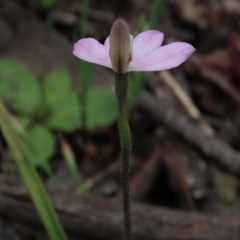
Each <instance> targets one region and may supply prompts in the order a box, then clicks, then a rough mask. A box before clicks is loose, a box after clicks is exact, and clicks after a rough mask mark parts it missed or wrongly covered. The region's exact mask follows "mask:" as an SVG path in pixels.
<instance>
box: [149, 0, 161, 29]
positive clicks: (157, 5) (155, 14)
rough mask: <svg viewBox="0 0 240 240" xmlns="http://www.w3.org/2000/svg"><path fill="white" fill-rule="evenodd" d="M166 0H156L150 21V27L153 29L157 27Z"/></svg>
mask: <svg viewBox="0 0 240 240" xmlns="http://www.w3.org/2000/svg"><path fill="white" fill-rule="evenodd" d="M163 3H164V0H154V2H153V5H152V10H151V15H150V21H149V27H150V29H153V28H155V27H156V25H157V22H158V17H159V15H160V12H161V10H162V6H163Z"/></svg>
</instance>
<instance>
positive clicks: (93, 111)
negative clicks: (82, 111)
mask: <svg viewBox="0 0 240 240" xmlns="http://www.w3.org/2000/svg"><path fill="white" fill-rule="evenodd" d="M86 106H87V107H86V125H87V128H88V129H93V128H95V127H101V126H107V125H109V124H111V123H113V122H114V121H115V120H116V119H117V116H118V104H117V100H116V97H115V94H114V93H113V92H112V91H111V90H110V89H108V88H103V87H99V88H92V89H90V91H89V94H88V99H87V105H86Z"/></svg>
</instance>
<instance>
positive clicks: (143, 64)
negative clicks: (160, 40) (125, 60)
mask: <svg viewBox="0 0 240 240" xmlns="http://www.w3.org/2000/svg"><path fill="white" fill-rule="evenodd" d="M194 51H195V48H194V47H193V46H192V45H190V44H188V43H182V42H176V43H170V44H168V45H165V46H163V47H159V48H157V49H155V50H154V51H152V52H150V53H149V54H147V55H145V56H143V57H141V58H138V59H134V58H133V61H131V62H130V64H129V66H128V71H129V72H130V71H161V70H166V69H170V68H174V67H178V66H179V65H180V64H181V63H183V62H184V61H185V60H186V59H187V58H188V57H189V56H190V55H191V54H192V53H193V52H194Z"/></svg>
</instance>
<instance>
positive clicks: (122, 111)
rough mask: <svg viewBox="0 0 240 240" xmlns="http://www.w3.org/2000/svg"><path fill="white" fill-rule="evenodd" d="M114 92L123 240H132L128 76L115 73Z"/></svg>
mask: <svg viewBox="0 0 240 240" xmlns="http://www.w3.org/2000/svg"><path fill="white" fill-rule="evenodd" d="M115 90H116V95H117V99H118V105H119V114H118V121H117V122H118V130H119V136H120V141H121V152H122V188H123V210H124V225H125V239H126V240H132V233H131V207H130V190H129V159H130V153H131V145H132V143H131V132H130V128H129V125H128V111H127V100H128V98H127V97H128V74H127V73H123V74H119V73H115Z"/></svg>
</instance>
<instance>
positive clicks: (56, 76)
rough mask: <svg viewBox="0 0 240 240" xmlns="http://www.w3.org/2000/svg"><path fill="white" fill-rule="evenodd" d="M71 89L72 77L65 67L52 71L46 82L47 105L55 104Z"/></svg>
mask: <svg viewBox="0 0 240 240" xmlns="http://www.w3.org/2000/svg"><path fill="white" fill-rule="evenodd" d="M70 91H71V78H70V76H69V73H68V71H67V70H65V69H56V70H54V71H53V72H51V73H50V74H49V75H48V76H47V78H46V81H45V83H44V94H45V98H46V102H47V105H49V106H54V105H55V104H56V103H57V102H58V101H60V100H61V99H62V98H64V97H66V96H67V95H68V94H69V93H70Z"/></svg>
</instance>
